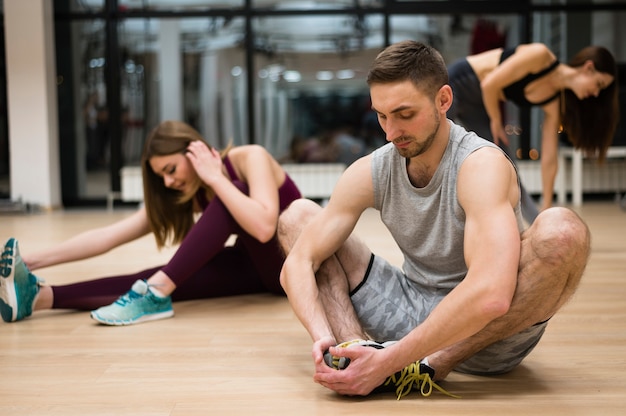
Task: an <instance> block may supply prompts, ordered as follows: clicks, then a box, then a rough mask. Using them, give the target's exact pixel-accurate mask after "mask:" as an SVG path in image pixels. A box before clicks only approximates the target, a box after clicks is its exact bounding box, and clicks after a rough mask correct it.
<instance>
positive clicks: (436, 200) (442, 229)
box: [371, 121, 524, 292]
mask: <svg viewBox="0 0 626 416" xmlns="http://www.w3.org/2000/svg"><path fill="white" fill-rule="evenodd" d="M448 122H449V121H448ZM450 126H451V128H450V140H449V142H448V146H447V148H446V151H445V153H444V155H443V158H442V159H441V163H440V164H439V167H438V168H437V171H436V172H435V174H434V176H433V178H432V179H431V181H430V183H429V184H428V185H427V186H425V187H424V188H416V187H414V186H413V185H412V184H411V182H410V181H409V177H408V175H407V171H406V160H405V159H404V158H403V157H402V156H400V155H399V153H398V152H397V151H396V150H395V148H394V146H393V144H392V143H388V144H386V145H384V146H382V147H380V148H378V149H376V150H375V151H374V152H373V153H372V168H371V169H372V180H373V184H374V208H376V209H377V210H379V211H380V216H381V219H382V221H383V223H384V224H385V225H386V226H387V228H388V229H389V231H390V232H391V235H392V236H393V238H394V239H395V241H396V242H397V243H398V246H399V247H400V250H401V251H402V254H403V255H404V265H403V270H404V273H405V274H406V275H407V277H408V278H409V279H410V280H412V281H414V282H415V283H418V284H420V285H422V286H423V287H424V288H430V289H431V290H436V291H441V290H443V291H444V292H446V291H450V290H452V289H453V288H454V287H455V286H456V285H458V284H459V283H460V282H461V280H463V278H464V277H465V275H466V274H467V266H466V264H465V258H464V251H463V234H464V229H465V212H464V211H463V208H461V205H460V204H459V201H458V198H457V176H458V173H459V170H460V168H461V165H462V164H463V162H464V161H465V159H466V158H467V156H469V155H470V154H471V153H473V152H474V151H476V150H478V149H480V148H482V147H494V148H496V149H499V148H498V147H497V146H496V145H494V144H493V143H491V142H489V141H487V140H484V139H482V138H480V137H478V136H477V135H476V134H475V133H473V132H468V131H466V130H465V129H463V128H462V127H460V126H458V125H456V124H454V123H452V122H450ZM503 153H504V152H503ZM518 185H519V175H518ZM515 216H516V218H517V224H518V229H519V230H520V232H521V231H522V230H523V226H524V225H523V222H522V215H521V209H520V204H519V202H518V204H517V206H516V207H515Z"/></svg>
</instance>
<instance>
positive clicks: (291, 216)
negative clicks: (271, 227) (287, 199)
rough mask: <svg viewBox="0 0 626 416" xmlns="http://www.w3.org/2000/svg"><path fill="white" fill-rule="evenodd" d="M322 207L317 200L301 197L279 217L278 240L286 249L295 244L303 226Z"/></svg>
mask: <svg viewBox="0 0 626 416" xmlns="http://www.w3.org/2000/svg"><path fill="white" fill-rule="evenodd" d="M321 209H322V208H321V207H320V206H319V205H318V204H316V203H315V202H313V201H311V200H309V199H305V198H301V199H296V200H295V201H293V202H292V203H291V204H290V205H289V207H287V209H285V210H284V211H283V212H282V213H281V214H280V216H279V217H278V230H277V236H278V240H279V242H280V243H281V245H282V246H283V248H285V249H289V248H290V247H291V246H293V243H294V242H295V240H296V239H297V237H298V235H300V232H301V231H302V228H304V226H305V225H306V224H308V223H309V221H310V220H311V218H313V216H314V215H315V214H317V213H318V212H319V211H320V210H321Z"/></svg>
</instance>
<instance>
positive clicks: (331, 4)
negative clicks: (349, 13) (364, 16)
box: [252, 0, 385, 10]
mask: <svg viewBox="0 0 626 416" xmlns="http://www.w3.org/2000/svg"><path fill="white" fill-rule="evenodd" d="M384 2H385V1H384V0H360V1H358V2H355V1H354V0H335V1H330V0H328V1H306V0H304V1H303V0H252V7H254V8H266V7H267V8H276V9H289V10H311V9H339V8H351V7H355V3H358V6H359V7H363V8H368V7H381V6H382V5H383V4H384Z"/></svg>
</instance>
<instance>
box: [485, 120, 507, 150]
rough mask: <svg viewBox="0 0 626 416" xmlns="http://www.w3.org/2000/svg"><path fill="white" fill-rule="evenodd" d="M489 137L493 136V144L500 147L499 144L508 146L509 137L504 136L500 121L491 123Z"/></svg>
mask: <svg viewBox="0 0 626 416" xmlns="http://www.w3.org/2000/svg"><path fill="white" fill-rule="evenodd" d="M490 127H491V135H492V136H493V142H494V143H495V144H497V145H498V146H500V142H502V143H504V144H505V145H507V146H508V145H509V137H508V136H507V135H506V132H505V131H504V127H502V123H501V122H500V121H491V123H490Z"/></svg>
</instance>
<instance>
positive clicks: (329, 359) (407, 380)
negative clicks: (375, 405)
mask: <svg viewBox="0 0 626 416" xmlns="http://www.w3.org/2000/svg"><path fill="white" fill-rule="evenodd" d="M395 343H396V341H387V342H382V343H381V342H377V341H372V340H364V339H355V340H352V341H346V342H342V343H341V344H338V345H337V347H340V348H350V347H353V346H356V345H358V346H363V347H372V348H376V349H378V350H379V349H382V348H386V347H388V346H390V345H393V344H395ZM324 362H325V363H326V365H327V366H329V367H331V368H334V369H335V370H343V369H345V368H346V367H348V364H350V359H349V358H347V357H335V356H333V355H331V354H330V352H329V351H328V350H326V352H325V353H324ZM434 376H435V370H434V369H432V368H431V367H429V366H428V365H427V364H424V363H422V362H420V361H416V362H414V363H411V364H409V365H408V366H406V367H404V368H403V369H402V370H400V371H398V372H397V373H395V374H392V375H390V376H389V377H387V379H386V380H385V381H384V383H383V384H381V385H380V386H378V387H376V388H375V389H374V390H373V391H372V393H382V392H394V393H395V394H396V397H397V398H398V400H400V399H401V398H402V397H404V396H406V395H407V394H409V393H410V392H411V390H413V389H416V390H418V391H419V392H420V393H421V394H422V396H425V397H428V396H430V394H431V393H432V392H433V389H436V390H439V391H440V392H442V393H444V394H446V395H448V396H450V397H455V398H458V396H456V395H454V394H452V393H449V392H447V391H446V390H444V389H443V388H442V387H440V386H439V385H438V384H437V383H435V382H434V381H433V380H432V377H434Z"/></svg>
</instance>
